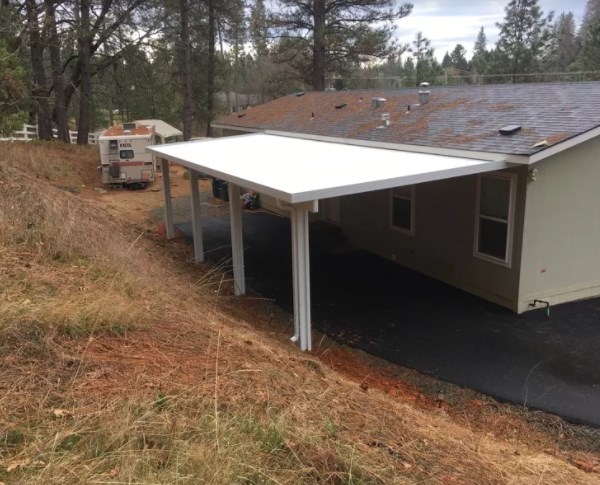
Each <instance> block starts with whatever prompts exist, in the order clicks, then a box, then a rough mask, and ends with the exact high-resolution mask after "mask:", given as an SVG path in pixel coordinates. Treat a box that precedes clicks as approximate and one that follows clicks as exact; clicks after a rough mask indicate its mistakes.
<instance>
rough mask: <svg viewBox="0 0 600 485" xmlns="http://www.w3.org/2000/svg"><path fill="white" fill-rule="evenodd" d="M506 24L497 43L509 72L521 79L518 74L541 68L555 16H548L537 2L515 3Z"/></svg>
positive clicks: (510, 6) (521, 0)
mask: <svg viewBox="0 0 600 485" xmlns="http://www.w3.org/2000/svg"><path fill="white" fill-rule="evenodd" d="M505 12H506V15H505V17H504V22H501V23H497V24H496V25H497V26H498V28H499V29H500V34H499V38H498V42H497V44H496V47H497V50H498V53H499V54H500V55H501V56H503V57H504V59H505V66H506V70H505V72H507V73H509V74H511V75H512V80H513V82H515V81H516V80H517V77H516V76H517V74H521V73H528V72H535V71H536V70H538V69H539V65H540V62H541V60H542V57H543V55H544V49H545V48H546V46H547V45H548V42H549V40H550V24H551V22H552V17H553V14H552V13H550V15H548V16H546V17H545V16H544V14H543V12H542V10H541V9H540V7H539V5H538V2H537V0H511V1H510V2H509V4H508V5H507V6H506V8H505Z"/></svg>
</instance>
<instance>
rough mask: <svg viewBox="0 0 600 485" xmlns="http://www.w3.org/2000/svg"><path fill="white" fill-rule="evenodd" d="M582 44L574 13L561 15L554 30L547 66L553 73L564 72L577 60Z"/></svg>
mask: <svg viewBox="0 0 600 485" xmlns="http://www.w3.org/2000/svg"><path fill="white" fill-rule="evenodd" d="M580 50H581V43H580V41H579V38H578V36H577V30H576V28H575V17H574V16H573V13H572V12H569V13H564V12H563V13H561V14H560V15H559V17H558V19H557V21H556V24H555V25H554V28H553V29H552V37H551V39H550V44H549V49H548V56H547V64H548V67H549V68H550V69H551V70H553V71H559V72H564V71H567V70H568V69H569V67H570V66H571V65H573V63H574V62H575V61H576V60H577V58H578V56H579V53H580Z"/></svg>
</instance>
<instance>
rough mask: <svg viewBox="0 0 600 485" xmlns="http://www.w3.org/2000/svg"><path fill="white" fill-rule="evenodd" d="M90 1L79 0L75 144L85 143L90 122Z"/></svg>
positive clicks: (86, 142)
mask: <svg viewBox="0 0 600 485" xmlns="http://www.w3.org/2000/svg"><path fill="white" fill-rule="evenodd" d="M90 3H91V0H80V2H79V6H80V11H79V12H80V23H79V39H78V44H79V49H78V50H79V58H80V60H81V84H80V86H79V123H78V125H77V144H78V145H87V144H88V136H89V134H90V129H91V124H92V72H91V71H92V66H91V43H92V42H91V39H90Z"/></svg>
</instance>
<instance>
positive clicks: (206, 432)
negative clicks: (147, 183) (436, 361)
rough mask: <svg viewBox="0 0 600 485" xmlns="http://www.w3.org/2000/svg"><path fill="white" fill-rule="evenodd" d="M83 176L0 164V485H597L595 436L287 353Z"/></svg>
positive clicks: (31, 160) (349, 359) (182, 250)
mask: <svg viewBox="0 0 600 485" xmlns="http://www.w3.org/2000/svg"><path fill="white" fill-rule="evenodd" d="M97 164H98V160H97V154H96V151H95V147H92V148H90V149H86V148H77V147H61V146H58V145H54V144H36V143H32V144H27V145H26V144H2V145H0V302H1V303H0V482H3V483H7V484H8V483H11V484H12V483H23V484H24V483H192V484H195V483H211V484H212V483H214V484H231V483H236V484H313V483H324V484H359V483H361V484H362V483H364V484H403V483H408V484H412V483H440V484H451V483H464V484H472V483H477V484H496V483H498V484H500V483H524V484H529V483H544V484H546V483H556V484H558V483H560V484H563V483H570V484H586V483H598V482H599V481H600V474H599V472H600V466H599V464H600V442H599V440H598V435H597V434H596V433H595V432H594V431H593V430H589V429H587V428H583V427H576V426H572V425H568V424H567V423H564V422H563V421H561V420H560V419H558V418H554V417H551V416H546V415H544V414H543V413H532V412H529V411H526V410H522V409H517V408H514V407H510V406H505V405H502V404H499V403H496V402H494V401H493V400H491V399H488V398H485V397H482V396H480V395H477V394H476V393H473V392H469V391H463V390H460V389H458V388H455V387H452V386H448V385H444V384H443V383H439V382H437V381H434V380H433V379H431V378H426V377H424V376H420V375H418V374H417V373H414V372H411V371H407V370H404V369H401V368H398V367H396V366H392V365H387V364H385V363H382V362H380V361H377V360H376V359H373V358H370V357H368V356H365V355H363V354H360V353H357V352H354V351H352V350H350V349H347V348H344V347H340V346H339V345H337V344H335V343H333V342H330V341H329V340H328V339H326V338H323V339H321V340H320V343H319V344H318V345H317V350H316V351H315V352H314V353H313V354H312V355H311V354H304V353H301V352H299V351H298V350H297V349H296V348H295V347H294V346H293V345H291V344H290V343H289V340H288V338H287V337H288V336H289V335H290V334H291V332H292V329H291V323H290V316H289V315H287V314H285V313H283V312H282V311H280V310H278V309H277V308H276V307H274V306H273V305H271V304H270V303H268V302H265V301H264V300H263V299H261V298H260V295H256V294H254V295H248V296H246V297H244V298H233V297H232V296H231V295H232V292H231V282H230V281H229V277H228V276H227V275H226V274H225V273H224V272H223V271H222V269H221V268H218V267H214V266H210V265H200V266H198V265H194V264H192V263H191V262H190V261H191V259H192V258H191V250H190V248H189V247H187V246H186V245H184V244H183V243H181V242H177V241H174V242H171V241H169V242H166V241H164V240H163V239H161V238H160V236H158V235H156V234H154V233H153V232H151V231H148V230H147V228H146V227H145V226H143V225H140V224H132V223H131V222H129V221H127V220H123V219H122V218H119V217H118V216H114V215H111V214H112V213H113V212H111V211H110V210H108V211H107V209H106V207H107V204H106V201H99V200H98V198H97V197H96V196H95V192H94V191H93V190H92V187H93V186H94V185H97V184H98V181H97V177H98V174H97V172H96V165H97ZM141 197H142V196H141ZM140 200H141V199H140ZM440 389H443V390H444V396H443V397H440V395H439V391H440Z"/></svg>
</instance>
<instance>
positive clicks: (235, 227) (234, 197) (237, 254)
mask: <svg viewBox="0 0 600 485" xmlns="http://www.w3.org/2000/svg"><path fill="white" fill-rule="evenodd" d="M228 187H229V213H230V216H231V255H232V262H233V292H234V294H235V295H236V296H240V295H245V294H246V276H245V274H244V273H245V272H244V239H243V232H242V208H241V206H240V187H239V186H238V185H235V184H232V183H229V184H228Z"/></svg>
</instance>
